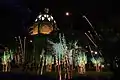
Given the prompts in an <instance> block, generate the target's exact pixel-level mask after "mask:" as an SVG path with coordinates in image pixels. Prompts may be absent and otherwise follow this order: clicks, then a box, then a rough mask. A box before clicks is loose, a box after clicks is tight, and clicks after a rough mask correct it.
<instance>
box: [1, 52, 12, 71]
mask: <svg viewBox="0 0 120 80" xmlns="http://www.w3.org/2000/svg"><path fill="white" fill-rule="evenodd" d="M1 59H2V65H3V69H2V71H3V72H8V71H10V69H11V65H10V62H11V60H13V52H12V51H11V50H10V51H4V55H3V56H2V57H1Z"/></svg>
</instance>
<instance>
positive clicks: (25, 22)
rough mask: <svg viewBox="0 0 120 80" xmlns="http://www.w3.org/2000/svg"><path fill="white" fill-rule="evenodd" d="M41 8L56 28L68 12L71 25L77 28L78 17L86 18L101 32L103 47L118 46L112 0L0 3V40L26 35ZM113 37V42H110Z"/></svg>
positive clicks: (10, 0)
mask: <svg viewBox="0 0 120 80" xmlns="http://www.w3.org/2000/svg"><path fill="white" fill-rule="evenodd" d="M45 7H48V8H50V12H51V13H52V15H53V17H54V18H55V19H56V21H57V24H58V25H59V26H60V27H61V26H62V24H63V23H64V22H65V20H68V19H69V18H68V19H67V17H66V16H65V14H64V13H65V12H66V11H69V12H71V13H72V22H73V24H75V26H79V23H80V21H81V23H82V18H81V16H82V15H86V16H87V17H88V18H89V20H90V21H91V22H92V24H93V25H94V26H95V28H96V29H97V31H100V29H101V28H103V29H104V32H105V33H104V34H103V36H104V38H107V39H106V45H108V44H109V45H110V44H111V45H113V44H114V45H115V44H118V43H119V41H116V35H113V34H116V33H115V32H120V27H119V26H120V15H119V14H120V11H119V7H120V6H119V4H118V2H115V1H114V2H113V1H112V0H0V23H1V26H0V36H1V37H2V36H4V37H2V41H5V40H8V37H9V36H10V37H11V35H12V36H15V35H24V34H26V33H27V32H26V31H27V28H28V27H29V26H30V25H31V24H32V22H33V21H34V20H35V18H36V16H37V15H38V14H39V12H41V11H43V10H44V8H45ZM61 28H62V27H61ZM109 28H112V29H113V32H112V33H113V34H112V35H113V37H111V35H110V34H109V33H111V32H106V31H107V30H108V29H109ZM75 29H81V28H78V27H77V28H76V27H75ZM108 36H110V37H108ZM113 38H115V39H114V40H112V39H113ZM110 40H111V41H110ZM109 42H110V43H109ZM115 46H116V45H115Z"/></svg>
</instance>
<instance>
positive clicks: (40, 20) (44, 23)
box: [29, 8, 58, 35]
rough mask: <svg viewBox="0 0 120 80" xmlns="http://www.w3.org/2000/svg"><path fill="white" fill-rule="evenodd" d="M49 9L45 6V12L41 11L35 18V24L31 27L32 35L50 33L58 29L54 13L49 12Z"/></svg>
mask: <svg viewBox="0 0 120 80" xmlns="http://www.w3.org/2000/svg"><path fill="white" fill-rule="evenodd" d="M48 12H49V9H48V8H45V13H44V14H42V13H40V14H39V15H38V16H37V18H36V19H35V22H34V24H33V25H32V26H31V27H30V32H29V33H30V35H37V34H50V33H51V32H53V31H56V30H58V28H57V24H56V21H55V20H54V18H53V16H52V15H49V14H48Z"/></svg>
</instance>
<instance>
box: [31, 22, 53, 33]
mask: <svg viewBox="0 0 120 80" xmlns="http://www.w3.org/2000/svg"><path fill="white" fill-rule="evenodd" d="M52 31H53V27H52V26H51V25H47V24H43V25H42V26H40V29H39V32H40V33H41V34H50V33H51V32H52ZM30 34H31V35H36V34H38V24H34V25H33V26H32V30H31V31H30Z"/></svg>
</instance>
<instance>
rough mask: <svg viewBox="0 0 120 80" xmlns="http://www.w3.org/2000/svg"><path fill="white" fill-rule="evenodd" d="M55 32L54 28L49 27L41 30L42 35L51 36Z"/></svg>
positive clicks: (42, 27) (43, 27)
mask: <svg viewBox="0 0 120 80" xmlns="http://www.w3.org/2000/svg"><path fill="white" fill-rule="evenodd" d="M52 31H53V27H51V26H48V25H43V26H41V28H40V33H42V34H50V33H51V32H52Z"/></svg>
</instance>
